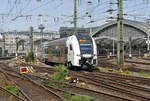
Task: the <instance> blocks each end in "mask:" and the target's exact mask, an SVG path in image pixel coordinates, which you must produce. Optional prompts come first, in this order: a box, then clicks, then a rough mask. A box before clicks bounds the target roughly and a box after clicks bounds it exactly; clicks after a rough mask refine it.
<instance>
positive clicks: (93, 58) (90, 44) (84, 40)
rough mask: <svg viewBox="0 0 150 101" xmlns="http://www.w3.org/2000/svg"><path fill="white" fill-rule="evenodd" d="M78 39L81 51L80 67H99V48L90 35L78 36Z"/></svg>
mask: <svg viewBox="0 0 150 101" xmlns="http://www.w3.org/2000/svg"><path fill="white" fill-rule="evenodd" d="M76 37H77V40H78V43H79V49H80V55H79V56H80V59H79V65H80V66H81V67H83V68H84V67H85V68H88V69H92V68H93V67H94V66H96V65H97V47H96V43H95V40H94V39H93V38H92V37H91V36H90V35H89V34H77V35H76Z"/></svg>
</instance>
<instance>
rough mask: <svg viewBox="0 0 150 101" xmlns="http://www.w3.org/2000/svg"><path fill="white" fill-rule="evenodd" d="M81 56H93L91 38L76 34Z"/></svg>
mask: <svg viewBox="0 0 150 101" xmlns="http://www.w3.org/2000/svg"><path fill="white" fill-rule="evenodd" d="M76 36H77V38H78V41H79V45H80V50H81V54H93V43H92V38H91V37H90V36H89V35H88V34H77V35H76Z"/></svg>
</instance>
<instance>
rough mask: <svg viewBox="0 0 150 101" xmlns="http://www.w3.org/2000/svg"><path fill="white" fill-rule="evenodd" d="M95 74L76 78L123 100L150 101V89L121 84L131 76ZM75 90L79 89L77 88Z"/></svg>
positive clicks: (52, 70) (49, 71)
mask: <svg viewBox="0 0 150 101" xmlns="http://www.w3.org/2000/svg"><path fill="white" fill-rule="evenodd" d="M35 68H38V69H40V70H43V71H44V72H48V73H53V72H54V71H55V69H53V68H47V67H46V68H45V67H40V66H39V67H35ZM94 73H95V72H94ZM94 73H93V74H84V76H83V75H82V76H81V75H76V76H77V77H82V78H83V79H84V80H85V78H86V80H85V81H88V84H90V85H91V86H93V87H94V86H96V88H97V89H99V90H98V92H99V91H101V90H103V91H104V92H107V93H108V92H111V93H113V92H114V91H115V92H117V93H116V94H117V96H119V97H120V98H121V97H123V98H127V99H130V100H133V101H134V100H136V101H137V100H138V101H142V100H145V101H149V100H150V98H149V97H148V95H149V94H150V90H149V89H146V88H143V87H140V86H136V85H132V84H128V83H124V82H121V81H127V80H128V79H129V78H130V80H131V76H130V77H128V76H125V77H124V76H121V77H122V78H120V79H118V77H119V75H118V76H116V78H114V77H115V76H114V75H112V76H111V74H109V73H108V74H107V73H106V74H105V72H104V73H102V72H99V73H98V72H97V73H96V74H94ZM81 74H82V73H81ZM89 75H90V76H91V75H92V76H91V78H89ZM123 77H124V78H123ZM127 77H128V79H127ZM100 78H101V79H100ZM112 78H113V79H112ZM135 79H136V80H139V78H137V77H135V78H134V80H133V81H135ZM145 79H146V78H145ZM116 80H117V81H116ZM140 80H142V79H140ZM112 81H114V82H112ZM118 81H119V82H118ZM142 82H143V80H142ZM72 88H73V87H72ZM69 89H70V88H69ZM75 89H77V88H75ZM75 89H73V91H75ZM78 89H79V88H78ZM71 90H72V89H71ZM86 92H87V91H86ZM139 92H140V93H139ZM89 95H90V94H89Z"/></svg>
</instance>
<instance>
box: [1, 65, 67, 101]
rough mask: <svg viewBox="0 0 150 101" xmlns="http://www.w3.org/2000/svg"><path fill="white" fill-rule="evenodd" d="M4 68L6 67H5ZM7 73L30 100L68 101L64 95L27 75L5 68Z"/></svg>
mask: <svg viewBox="0 0 150 101" xmlns="http://www.w3.org/2000/svg"><path fill="white" fill-rule="evenodd" d="M5 66H6V65H5ZM3 69H4V68H3ZM5 72H6V74H7V75H8V76H9V78H10V79H11V80H13V81H14V82H15V84H16V85H17V86H18V87H19V88H20V89H21V90H22V91H23V92H24V94H26V97H27V98H28V101H49V100H51V101H66V100H65V99H64V98H63V97H61V96H59V95H58V94H56V93H55V92H53V91H51V90H50V89H47V88H46V87H44V86H43V85H41V84H39V83H37V82H35V81H33V80H31V79H30V78H29V77H27V76H26V75H20V74H17V73H12V70H7V69H6V68H5Z"/></svg>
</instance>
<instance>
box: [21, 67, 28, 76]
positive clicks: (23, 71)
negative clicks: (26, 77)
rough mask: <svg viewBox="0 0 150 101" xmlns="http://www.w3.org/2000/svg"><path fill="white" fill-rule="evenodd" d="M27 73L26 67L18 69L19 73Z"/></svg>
mask: <svg viewBox="0 0 150 101" xmlns="http://www.w3.org/2000/svg"><path fill="white" fill-rule="evenodd" d="M27 72H28V68H27V67H20V73H21V74H22V73H27Z"/></svg>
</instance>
